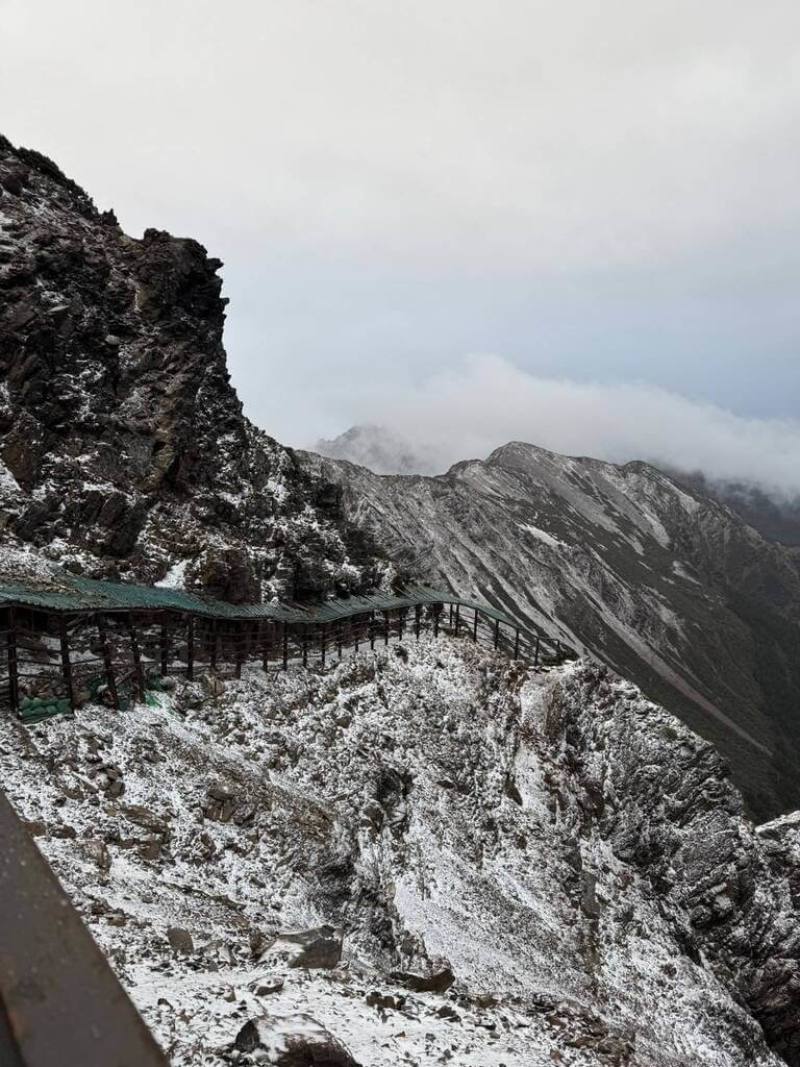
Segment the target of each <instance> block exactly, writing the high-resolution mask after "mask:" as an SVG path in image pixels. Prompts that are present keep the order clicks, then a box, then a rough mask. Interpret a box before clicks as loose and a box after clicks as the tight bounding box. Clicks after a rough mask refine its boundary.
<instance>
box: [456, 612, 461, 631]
mask: <svg viewBox="0 0 800 1067" xmlns="http://www.w3.org/2000/svg"><path fill="white" fill-rule="evenodd" d="M460 624H461V605H460V604H456V637H458V628H459V625H460Z"/></svg>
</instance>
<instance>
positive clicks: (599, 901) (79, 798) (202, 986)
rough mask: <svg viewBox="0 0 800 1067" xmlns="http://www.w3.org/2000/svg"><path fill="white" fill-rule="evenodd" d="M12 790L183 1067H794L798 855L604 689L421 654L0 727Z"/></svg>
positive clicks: (583, 674) (412, 647) (434, 652)
mask: <svg viewBox="0 0 800 1067" xmlns="http://www.w3.org/2000/svg"><path fill="white" fill-rule="evenodd" d="M109 766H113V767H115V768H118V769H119V772H120V774H121V776H122V778H123V780H124V783H125V791H124V795H123V796H121V797H114V796H109V795H108V787H107V784H105V783H106V781H107V780H109V781H111V780H113V779H109V777H108V774H107V770H104V768H108V767H109ZM0 773H2V775H3V782H4V788H5V789H6V790H7V792H8V794H9V796H10V798H11V800H12V802H13V803H14V804H15V805H16V807H17V810H18V811H19V812H20V814H21V815H22V816H23V817H24V818H25V819H26V820H28V822H29V825H31V827H32V828H35V832H36V835H37V837H36V839H37V843H38V844H39V846H40V847H41V848H42V850H43V851H44V853H45V855H46V856H47V857H48V859H49V860H50V862H51V864H52V865H53V867H54V869H55V870H56V872H57V874H58V875H59V877H60V878H61V880H62V882H63V883H64V885H65V887H66V888H67V890H68V892H70V894H71V895H72V897H73V899H74V900H75V902H76V904H77V906H78V907H79V909H80V910H81V912H82V914H83V915H84V917H85V918H86V920H87V922H88V923H89V925H90V927H91V929H92V932H93V934H94V936H95V937H96V939H97V940H98V942H99V943H100V944H101V946H102V947H103V949H104V950H105V951H106V952H107V954H108V955H109V958H110V960H111V962H112V965H113V966H114V967H115V969H116V971H117V973H118V975H119V976H120V978H121V980H122V981H123V983H124V984H125V986H126V987H127V988H128V990H129V991H130V993H131V995H132V996H133V998H134V1000H135V1002H136V1003H137V1005H138V1006H139V1008H140V1010H141V1011H142V1013H143V1015H144V1017H145V1019H146V1021H147V1022H148V1024H149V1025H150V1026H151V1027H152V1028H153V1030H154V1032H155V1034H156V1036H157V1037H158V1039H159V1041H160V1042H161V1043H162V1045H163V1047H164V1048H165V1049H166V1051H167V1052H168V1054H169V1056H170V1057H171V1061H172V1062H173V1064H174V1065H175V1067H189V1065H191V1067H195V1065H206V1064H208V1065H211V1064H223V1063H226V1062H234V1063H241V1064H248V1063H259V1062H266V1063H287V1064H288V1063H295V1062H296V1063H314V1062H323V1063H324V1062H340V1061H339V1060H331V1061H326V1060H325V1059H319V1058H318V1059H316V1060H315V1059H314V1058H313V1055H316V1053H313V1054H312V1052H311V1051H309V1049H308V1048H306V1051H305V1052H302V1055H305V1057H306V1058H305V1059H302V1058H299V1057H301V1052H299V1051H298V1053H297V1056H296V1057H295V1059H294V1060H293V1059H291V1058H289V1059H287V1058H286V1057H287V1056H289V1055H290V1052H291V1050H292V1048H293V1045H292V1042H295V1046H294V1047H295V1048H296V1049H302V1044H300V1045H297V1044H296V1042H297V1041H301V1037H302V1041H306V1042H311V1043H312V1044H313V1042H316V1047H318V1048H319V1047H323V1048H324V1047H325V1042H328V1046H329V1047H330V1048H333V1049H335V1050H337V1051H336V1055H338V1056H340V1057H341V1056H348V1057H351V1059H349V1060H348V1059H341V1062H343V1063H348V1062H353V1061H355V1062H356V1063H361V1064H364V1065H367V1064H369V1065H370V1067H389V1065H392V1067H396V1065H397V1064H398V1063H409V1064H418V1065H422V1064H426V1065H427V1064H431V1063H448V1062H450V1063H453V1064H459V1065H464V1067H502V1065H505V1067H523V1065H524V1067H530V1065H532V1067H544V1065H547V1067H552V1064H553V1063H561V1064H567V1065H571V1064H575V1065H577V1064H599V1065H610V1064H620V1065H622V1064H631V1065H636V1064H642V1065H644V1064H649V1065H654V1067H655V1065H658V1067H662V1065H663V1067H666V1065H670V1067H672V1065H676V1067H677V1065H679V1064H682V1065H685V1064H687V1063H693V1064H707V1065H709V1067H739V1065H741V1067H744V1065H745V1064H755V1065H761V1067H768V1065H769V1067H776V1065H778V1064H779V1063H780V1062H781V1061H780V1060H779V1059H778V1058H777V1056H776V1055H775V1054H774V1053H773V1052H771V1051H770V1050H769V1048H768V1045H767V1043H766V1041H765V1037H764V1033H763V1032H762V1029H761V1026H760V1025H759V1021H757V1019H756V1016H758V1019H759V1020H760V1021H761V1023H762V1024H763V1025H764V1026H765V1028H766V1030H767V1034H768V1036H769V1038H770V1040H772V1041H774V1042H775V1044H776V1047H779V1048H781V1050H782V1051H784V1053H785V1054H787V1059H788V1061H789V1062H798V1061H797V1059H796V1058H795V1060H794V1061H793V1060H792V1059H791V1055H794V1053H793V1051H792V1050H793V1049H795V1048H796V1044H793V1042H795V1043H796V1041H797V1023H796V1022H795V1023H794V1024H793V1023H792V1017H793V1016H792V1010H791V1003H790V997H791V995H792V990H793V985H792V981H793V979H792V974H793V973H796V971H792V967H795V968H796V961H797V958H798V954H797V946H796V944H795V941H794V940H793V936H794V935H793V930H795V929H796V928H797V922H796V913H795V911H794V910H793V908H794V904H793V900H792V895H791V891H790V889H791V886H790V882H791V877H790V875H789V874H787V872H786V871H785V869H784V867H783V865H782V864H783V859H782V856H783V853H781V854H777V853H776V854H774V855H773V854H770V853H769V852H768V851H765V842H764V841H762V839H761V836H759V835H756V834H755V833H754V832H753V830H752V828H751V827H750V825H749V824H748V823H747V821H746V820H745V819H744V818H743V816H742V814H741V801H740V799H739V797H738V794H737V793H736V791H735V789H734V788H733V787H732V786H731V785H730V783H729V781H728V779H727V775H726V771H725V768H724V766H723V765H722V763H721V761H720V760H719V758H718V757H717V756H716V754H715V753H714V752H713V750H712V749H711V748H710V746H708V745H706V744H705V743H704V742H702V741H700V740H699V739H698V738H697V737H696V736H695V735H693V734H692V733H691V732H690V731H689V730H688V729H686V728H685V727H683V726H682V725H680V724H679V723H677V722H676V721H675V720H674V719H672V718H671V717H670V716H669V715H667V714H666V713H665V712H664V711H663V710H661V709H659V708H657V707H656V706H654V705H652V704H650V703H648V702H647V701H646V700H644V699H643V698H642V696H641V694H640V693H639V692H638V691H637V690H636V689H635V688H634V687H633V686H630V685H627V684H626V683H623V682H620V681H619V680H618V679H616V678H614V677H613V676H611V675H609V674H607V673H606V672H604V671H603V670H601V669H598V668H595V667H588V666H586V665H582V664H578V665H572V666H569V667H564V668H559V669H557V670H553V671H551V672H549V673H547V674H533V673H529V671H528V670H527V669H526V668H525V667H523V666H522V665H521V664H515V663H510V662H508V661H507V660H504V659H502V658H500V657H497V656H495V655H494V654H493V653H491V652H488V651H486V650H483V649H480V648H478V647H475V646H473V645H472V644H471V643H469V642H468V641H460V642H458V641H452V640H446V639H442V640H432V639H425V640H422V641H420V642H419V643H416V642H410V643H408V644H407V645H406V646H404V653H403V654H402V655H400V654H398V650H397V649H396V648H390V649H387V650H385V651H384V650H382V651H381V652H380V653H376V654H374V655H371V654H370V655H363V656H362V657H360V658H357V659H354V660H350V661H347V662H343V663H341V664H338V665H334V666H331V667H330V668H329V669H328V670H327V671H325V672H322V673H320V672H316V671H302V670H294V671H289V672H287V673H285V674H284V673H278V674H270V675H269V676H266V675H265V674H264V673H263V672H262V671H260V670H256V669H253V670H250V671H246V672H245V676H244V677H243V678H242V679H241V680H240V681H238V682H229V683H226V684H225V685H224V686H221V687H220V689H219V691H218V692H217V693H216V695H215V696H214V697H207V696H206V695H205V694H204V690H203V687H202V686H201V685H198V684H194V685H189V684H186V683H184V682H178V683H177V684H176V686H175V688H174V689H173V690H172V691H171V692H169V693H168V694H165V695H163V696H162V698H161V706H160V707H146V706H137V707H136V708H134V709H132V710H131V711H129V712H126V713H119V712H115V711H112V710H110V709H106V708H100V707H86V708H83V709H81V710H80V711H79V712H78V713H77V715H76V718H75V720H74V721H53V722H48V723H47V724H46V725H42V726H38V727H36V728H34V729H33V730H28V731H26V730H25V729H23V728H22V727H21V726H19V724H17V723H15V722H12V721H10V720H8V719H5V720H3V722H2V724H0ZM762 836H763V835H762ZM767 837H768V838H769V835H767ZM101 846H102V847H101ZM103 849H105V853H107V857H108V861H106V859H105V854H104V853H103V851H102V850H103ZM794 877H795V878H796V875H795V876H794ZM793 953H794V954H793ZM776 954H780V958H781V959H782V960H783V961H784V968H783V970H781V971H777V972H776V971H775V969H774V967H773V969H772V970H770V966H771V965H770V962H769V961H770V959H771V958H776ZM304 1020H305V1021H304ZM307 1020H311V1021H310V1022H308V1021H307ZM298 1034H299V1035H301V1036H300V1037H298ZM292 1035H294V1036H292ZM326 1035H330V1036H326ZM312 1038H313V1041H312ZM320 1042H321V1043H322V1044H321V1045H320ZM340 1049H343V1050H344V1051H339V1050H340ZM787 1050H788V1053H787ZM320 1055H321V1053H320ZM331 1055H333V1053H331ZM280 1057H284V1058H283V1059H281V1058H280Z"/></svg>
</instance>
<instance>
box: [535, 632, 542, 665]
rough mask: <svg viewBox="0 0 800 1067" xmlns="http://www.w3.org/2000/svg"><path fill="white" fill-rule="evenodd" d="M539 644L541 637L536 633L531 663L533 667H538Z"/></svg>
mask: <svg viewBox="0 0 800 1067" xmlns="http://www.w3.org/2000/svg"><path fill="white" fill-rule="evenodd" d="M540 644H541V638H540V637H539V635H538V634H537V635H536V648H535V649H534V652H533V665H534V667H538V666H539V645H540Z"/></svg>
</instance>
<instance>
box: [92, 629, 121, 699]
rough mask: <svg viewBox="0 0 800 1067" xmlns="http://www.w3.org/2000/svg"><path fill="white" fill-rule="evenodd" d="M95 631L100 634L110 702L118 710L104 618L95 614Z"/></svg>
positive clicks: (115, 683) (112, 665) (115, 680)
mask: <svg viewBox="0 0 800 1067" xmlns="http://www.w3.org/2000/svg"><path fill="white" fill-rule="evenodd" d="M97 632H98V633H99V635H100V648H101V649H102V651H103V664H104V666H105V670H106V685H107V686H108V691H109V693H110V694H111V703H112V705H113V707H115V708H116V709H117V711H119V693H118V692H117V679H116V678H115V677H114V663H113V661H112V658H111V648H110V646H109V643H108V633H107V632H106V624H105V619H104V618H103V616H102V615H100V614H98V615H97Z"/></svg>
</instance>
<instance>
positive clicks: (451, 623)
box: [447, 604, 453, 630]
mask: <svg viewBox="0 0 800 1067" xmlns="http://www.w3.org/2000/svg"><path fill="white" fill-rule="evenodd" d="M447 625H448V628H449V629H450V630H452V629H453V605H452V604H451V605H450V618H449V619H448V622H447Z"/></svg>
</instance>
